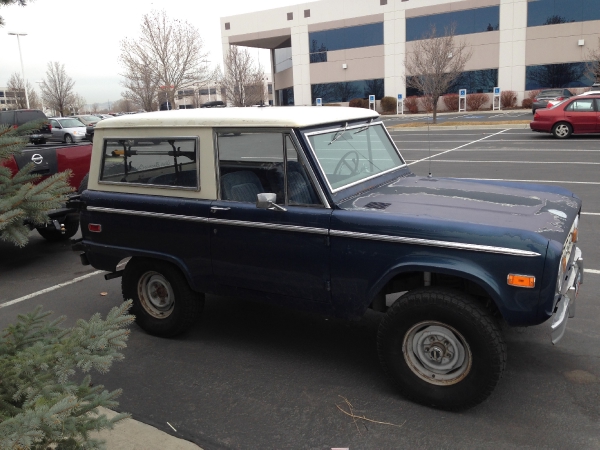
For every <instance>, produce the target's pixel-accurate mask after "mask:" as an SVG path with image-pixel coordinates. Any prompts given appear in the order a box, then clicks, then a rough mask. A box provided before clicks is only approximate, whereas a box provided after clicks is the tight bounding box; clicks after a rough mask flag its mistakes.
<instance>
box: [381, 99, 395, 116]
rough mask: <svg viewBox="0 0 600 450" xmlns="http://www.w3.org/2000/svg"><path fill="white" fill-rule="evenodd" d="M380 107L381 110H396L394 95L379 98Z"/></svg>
mask: <svg viewBox="0 0 600 450" xmlns="http://www.w3.org/2000/svg"><path fill="white" fill-rule="evenodd" d="M380 104H381V109H382V110H383V112H394V113H395V112H396V108H397V105H398V101H397V100H396V99H395V98H394V97H383V98H382V99H381V103H380Z"/></svg>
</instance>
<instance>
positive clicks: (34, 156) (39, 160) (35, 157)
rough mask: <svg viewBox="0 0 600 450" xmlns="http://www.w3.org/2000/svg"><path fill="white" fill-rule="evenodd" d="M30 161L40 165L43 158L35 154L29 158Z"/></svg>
mask: <svg viewBox="0 0 600 450" xmlns="http://www.w3.org/2000/svg"><path fill="white" fill-rule="evenodd" d="M31 160H32V161H33V162H34V163H36V164H41V163H42V162H44V157H43V156H42V155H39V154H37V153H36V154H35V155H33V156H32V157H31Z"/></svg>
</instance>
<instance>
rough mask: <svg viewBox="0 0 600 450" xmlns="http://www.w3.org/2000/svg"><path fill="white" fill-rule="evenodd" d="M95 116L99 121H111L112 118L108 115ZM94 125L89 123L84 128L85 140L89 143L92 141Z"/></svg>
mask: <svg viewBox="0 0 600 450" xmlns="http://www.w3.org/2000/svg"><path fill="white" fill-rule="evenodd" d="M97 116H98V117H99V118H100V120H104V119H112V117H113V116H111V115H110V114H97ZM96 123H98V122H96ZM96 123H91V124H89V125H87V126H86V127H85V138H86V139H87V140H88V141H90V142H92V141H93V140H94V129H95V128H96Z"/></svg>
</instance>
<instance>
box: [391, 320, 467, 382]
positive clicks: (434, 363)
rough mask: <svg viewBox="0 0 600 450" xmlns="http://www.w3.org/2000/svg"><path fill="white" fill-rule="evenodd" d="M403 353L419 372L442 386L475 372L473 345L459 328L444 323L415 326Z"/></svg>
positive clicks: (415, 371)
mask: <svg viewBox="0 0 600 450" xmlns="http://www.w3.org/2000/svg"><path fill="white" fill-rule="evenodd" d="M402 352H403V353H404V359H405V361H406V363H407V365H408V367H409V368H410V370H411V371H412V372H413V373H414V374H415V375H417V376H418V377H419V378H421V379H422V380H425V381H427V382H428V383H431V384H435V385H438V386H449V385H452V384H456V383H458V382H460V381H461V380H463V379H464V378H465V377H466V376H467V375H468V373H469V372H470V371H471V364H472V356H471V349H470V348H469V344H467V341H466V340H465V338H464V337H463V335H462V334H460V333H459V332H458V331H457V330H456V329H454V328H452V327H451V326H449V325H446V324H443V323H441V322H434V321H426V322H420V323H418V324H416V325H414V326H413V327H412V328H411V329H410V330H408V332H407V333H406V334H405V335H404V342H403V344H402Z"/></svg>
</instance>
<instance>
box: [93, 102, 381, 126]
mask: <svg viewBox="0 0 600 450" xmlns="http://www.w3.org/2000/svg"><path fill="white" fill-rule="evenodd" d="M377 117H379V114H378V113H376V112H375V111H372V110H369V109H365V108H347V107H340V106H279V107H278V106H265V107H248V108H198V109H177V110H172V111H156V112H149V113H141V114H128V115H125V116H119V117H114V118H112V119H105V120H101V121H100V122H98V123H97V124H96V129H103V128H145V127H160V126H168V127H289V128H296V127H298V128H300V127H308V126H312V125H320V124H327V123H340V122H347V121H352V120H359V119H365V120H368V119H372V118H377Z"/></svg>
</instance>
